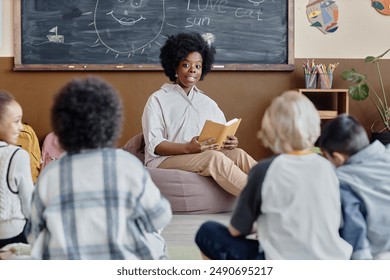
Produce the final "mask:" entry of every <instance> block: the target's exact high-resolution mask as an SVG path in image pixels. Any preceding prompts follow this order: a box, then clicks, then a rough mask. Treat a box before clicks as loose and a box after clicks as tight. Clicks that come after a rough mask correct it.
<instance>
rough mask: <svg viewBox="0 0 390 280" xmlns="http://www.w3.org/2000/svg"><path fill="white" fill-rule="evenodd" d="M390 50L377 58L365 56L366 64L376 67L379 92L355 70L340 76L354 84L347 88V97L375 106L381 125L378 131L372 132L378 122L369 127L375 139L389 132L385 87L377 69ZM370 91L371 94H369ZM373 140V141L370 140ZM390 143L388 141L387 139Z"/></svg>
mask: <svg viewBox="0 0 390 280" xmlns="http://www.w3.org/2000/svg"><path fill="white" fill-rule="evenodd" d="M389 51H390V49H388V50H387V51H385V52H384V53H383V54H381V55H378V56H375V57H374V56H367V57H366V58H365V59H364V62H366V63H374V64H375V65H376V70H377V74H378V80H379V85H380V90H381V92H377V91H376V90H375V88H374V86H373V84H372V83H371V82H369V80H368V77H367V76H366V75H364V74H362V73H359V72H357V71H356V70H355V69H353V68H352V69H350V70H346V71H344V72H343V73H342V74H341V78H342V79H343V80H346V81H350V82H352V83H354V85H351V86H350V87H349V88H348V92H349V95H350V96H351V98H352V99H353V100H357V101H360V100H365V99H367V98H369V99H370V100H371V101H372V103H373V104H374V105H375V107H376V109H377V111H378V113H379V115H380V121H381V122H382V124H383V128H382V129H381V130H380V131H374V125H375V123H376V122H377V121H378V120H376V121H374V123H373V124H372V125H371V132H372V138H375V137H377V136H376V135H377V134H378V133H381V132H385V131H387V132H390V108H389V103H388V98H387V95H386V90H385V86H384V83H383V78H382V74H381V70H380V67H379V60H380V58H382V57H383V56H385V55H386V54H387V53H388V52H389ZM370 90H371V91H372V94H370ZM372 140H374V139H372ZM389 141H390V139H389Z"/></svg>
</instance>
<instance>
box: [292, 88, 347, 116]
mask: <svg viewBox="0 0 390 280" xmlns="http://www.w3.org/2000/svg"><path fill="white" fill-rule="evenodd" d="M298 91H299V93H301V94H304V95H305V96H306V97H307V98H309V99H310V100H311V102H313V104H314V106H316V108H317V110H318V112H319V114H320V117H321V120H329V119H333V118H335V117H336V116H337V115H339V114H343V113H347V114H348V113H349V97H348V89H309V88H307V89H306V88H305V89H299V90H298Z"/></svg>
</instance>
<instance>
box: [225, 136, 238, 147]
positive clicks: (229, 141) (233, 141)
mask: <svg viewBox="0 0 390 280" xmlns="http://www.w3.org/2000/svg"><path fill="white" fill-rule="evenodd" d="M237 146H238V139H237V137H236V136H233V135H229V136H228V137H226V140H225V141H223V143H222V149H228V150H233V149H234V148H237Z"/></svg>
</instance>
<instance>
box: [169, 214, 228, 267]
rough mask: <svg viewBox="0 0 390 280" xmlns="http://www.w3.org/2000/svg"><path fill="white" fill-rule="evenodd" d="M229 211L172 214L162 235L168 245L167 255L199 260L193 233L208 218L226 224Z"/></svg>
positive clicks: (179, 258) (175, 258) (174, 258)
mask: <svg viewBox="0 0 390 280" xmlns="http://www.w3.org/2000/svg"><path fill="white" fill-rule="evenodd" d="M230 215H231V213H230V212H229V213H220V214H203V215H173V218H172V221H171V222H170V224H169V225H168V226H167V227H166V228H165V229H164V230H163V232H162V236H163V237H164V238H165V241H166V243H167V246H168V256H169V259H172V260H199V259H201V257H200V253H199V250H198V248H197V246H196V244H195V241H194V238H195V234H196V232H197V230H198V228H199V227H200V225H201V224H202V223H204V222H205V221H208V220H212V221H219V222H220V223H223V224H225V225H227V224H228V223H229V221H230Z"/></svg>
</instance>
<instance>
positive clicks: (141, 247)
mask: <svg viewBox="0 0 390 280" xmlns="http://www.w3.org/2000/svg"><path fill="white" fill-rule="evenodd" d="M122 119H123V112H122V102H121V100H120V98H119V94H118V93H117V92H116V90H114V88H113V87H112V86H111V85H109V84H108V83H107V82H105V81H104V80H102V79H100V78H97V77H88V78H86V79H84V80H80V79H74V80H72V81H70V82H69V83H68V84H66V85H65V86H64V87H63V88H62V89H61V90H60V91H59V93H58V94H57V95H56V97H55V99H54V105H53V107H52V112H51V121H52V126H53V131H54V133H55V134H56V135H57V136H58V140H59V144H60V145H61V147H62V148H63V149H64V150H65V154H64V155H63V156H62V157H61V158H60V159H58V160H56V161H53V162H52V163H50V164H49V165H47V166H46V167H45V169H44V170H43V172H42V173H41V175H40V176H39V179H38V183H37V186H36V188H35V191H34V195H33V203H32V210H31V213H32V214H31V221H30V222H31V226H30V227H29V233H30V234H29V236H28V241H29V242H30V243H31V244H32V257H33V258H34V259H106V260H107V259H165V258H167V256H166V251H165V250H166V244H165V241H164V240H163V238H162V237H161V235H160V234H159V233H158V232H159V230H160V229H162V228H163V227H165V226H166V225H167V224H168V223H169V221H170V219H171V217H172V212H171V207H170V204H169V202H168V201H167V200H166V199H165V198H164V197H162V195H161V193H160V191H159V190H158V188H157V187H156V185H155V184H154V183H153V182H152V180H151V178H150V176H149V173H148V172H147V170H146V168H145V167H144V166H143V164H142V163H141V162H140V161H139V160H138V159H137V158H136V157H134V156H132V155H131V154H129V153H127V152H125V151H123V150H121V149H116V148H114V144H115V142H116V140H117V137H118V135H119V132H120V129H121V127H122Z"/></svg>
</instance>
